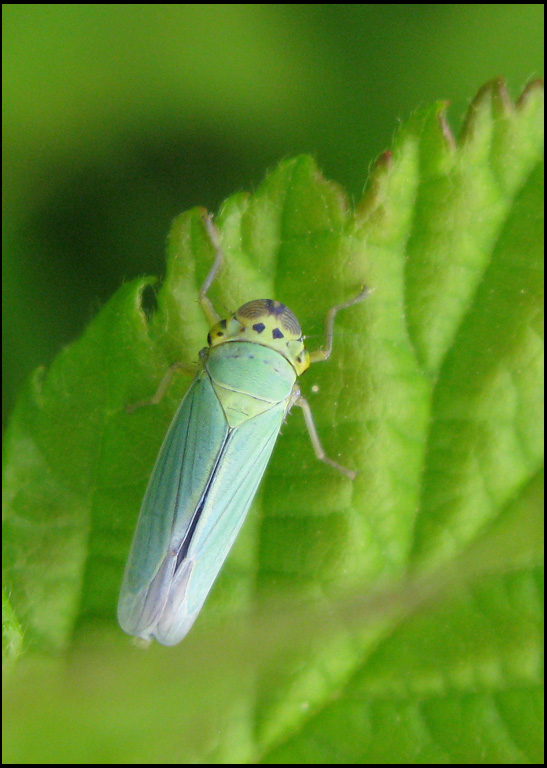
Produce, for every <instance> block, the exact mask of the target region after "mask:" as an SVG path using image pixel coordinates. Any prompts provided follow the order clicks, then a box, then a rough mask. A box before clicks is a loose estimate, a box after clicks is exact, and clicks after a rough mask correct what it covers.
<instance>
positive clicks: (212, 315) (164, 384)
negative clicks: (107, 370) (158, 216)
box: [125, 214, 224, 413]
mask: <svg viewBox="0 0 547 768" xmlns="http://www.w3.org/2000/svg"><path fill="white" fill-rule="evenodd" d="M202 219H203V225H204V227H205V230H206V232H207V234H208V236H209V240H210V241H211V243H212V245H213V248H214V249H215V252H216V255H215V260H214V262H213V265H212V266H211V269H210V270H209V272H208V274H207V277H206V278H205V281H204V283H203V285H202V286H201V288H200V291H199V297H198V301H199V303H200V306H201V308H202V309H203V313H204V314H205V317H206V318H207V321H208V322H209V325H215V323H218V321H219V319H220V318H219V316H218V315H217V313H216V312H215V310H214V308H213V305H212V303H211V300H210V299H209V297H208V296H207V292H208V290H209V288H210V287H211V285H212V283H213V281H214V279H215V277H216V276H217V274H218V272H219V271H220V269H221V267H222V265H223V264H224V254H223V253H222V249H221V247H220V237H219V234H218V230H217V228H216V227H215V225H214V224H213V216H212V214H204V215H203V217H202ZM195 372H196V368H195V366H193V365H188V364H185V363H182V362H176V363H172V365H170V366H169V368H168V369H167V370H166V372H165V374H164V376H163V378H162V380H161V381H160V385H159V387H158V388H157V390H156V392H155V393H154V394H153V395H152V397H149V398H148V399H147V400H139V401H138V402H136V403H131V404H130V405H127V406H126V408H125V410H126V411H127V413H132V412H133V411H136V410H138V409H139V408H143V407H144V406H146V405H157V404H158V403H160V402H161V401H162V400H163V398H164V397H165V395H166V393H167V391H168V389H169V387H170V386H171V383H172V382H173V379H174V377H175V375H176V374H177V373H186V374H188V375H190V376H193V375H194V374H195Z"/></svg>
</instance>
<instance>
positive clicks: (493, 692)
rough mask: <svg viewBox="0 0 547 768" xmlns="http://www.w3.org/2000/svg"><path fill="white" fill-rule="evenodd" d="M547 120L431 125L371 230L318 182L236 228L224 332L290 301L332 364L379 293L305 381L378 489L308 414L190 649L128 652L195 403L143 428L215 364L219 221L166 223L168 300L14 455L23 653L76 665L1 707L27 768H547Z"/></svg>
mask: <svg viewBox="0 0 547 768" xmlns="http://www.w3.org/2000/svg"><path fill="white" fill-rule="evenodd" d="M542 107H543V101H542V89H541V88H540V87H539V85H538V84H533V85H532V86H530V87H529V88H528V89H527V90H526V91H525V92H524V94H523V95H522V97H521V98H520V100H519V101H518V102H517V104H516V105H512V104H511V103H510V102H509V100H508V98H507V95H506V92H505V90H504V87H503V85H502V84H501V83H499V82H494V83H491V84H489V85H488V86H485V88H484V89H482V91H481V92H480V93H479V94H478V96H477V97H476V99H475V101H474V102H473V104H472V105H471V108H470V111H469V116H468V119H467V122H466V124H465V127H464V130H463V132H462V135H461V137H460V138H459V139H458V140H457V141H456V140H455V139H454V138H453V137H452V135H451V133H450V130H449V128H448V126H447V123H446V119H445V114H444V110H445V105H443V104H439V105H435V106H433V107H430V108H423V109H420V110H418V111H417V112H416V113H415V114H414V115H413V116H412V117H411V119H410V120H409V121H408V122H407V123H406V124H405V125H403V126H402V127H401V129H400V130H399V132H398V134H397V136H396V137H395V140H394V144H393V147H392V150H391V152H389V153H385V154H384V155H382V156H381V157H380V159H379V160H378V161H377V163H376V165H375V167H374V170H373V172H372V175H371V179H370V182H369V185H368V187H367V190H366V192H365V195H364V198H363V200H362V201H361V202H360V203H359V205H358V206H357V207H356V210H355V212H353V211H352V210H351V209H350V206H349V204H348V203H347V201H346V199H345V197H344V194H343V192H342V191H341V190H340V189H339V188H338V187H337V186H336V185H334V184H333V183H331V182H327V181H325V180H324V179H323V178H322V177H321V175H320V174H319V172H318V170H317V168H316V166H315V164H314V162H313V160H311V159H310V158H308V157H297V158H294V159H289V160H285V161H283V162H281V163H280V164H279V166H278V167H277V168H276V169H274V170H273V171H272V172H271V173H270V174H269V175H268V176H267V178H266V179H265V181H264V182H263V184H262V185H261V186H260V187H259V188H258V189H257V190H256V192H255V193H254V194H252V195H249V196H247V195H242V194H238V195H235V196H234V197H231V198H230V199H228V200H227V201H226V203H225V204H224V206H223V207H222V209H221V211H220V213H219V216H218V217H217V223H218V226H219V228H220V231H221V236H222V244H223V249H224V251H225V255H226V268H225V269H224V271H223V272H222V275H221V276H220V278H219V280H218V282H217V283H216V284H215V285H214V287H213V290H212V298H213V302H214V304H215V305H216V306H217V307H218V308H219V309H220V308H222V307H225V308H227V309H228V310H233V309H234V308H237V307H238V306H239V305H240V304H242V303H243V302H245V301H248V300H250V299H252V298H263V297H271V298H276V299H280V300H282V301H283V302H284V303H286V304H288V305H289V306H290V307H291V309H292V310H293V311H294V312H295V313H296V315H297V316H298V318H299V320H300V322H301V324H302V327H303V329H304V332H305V334H306V336H307V346H308V348H309V349H314V348H316V347H319V346H320V345H321V343H322V339H323V322H324V316H325V313H326V311H327V309H328V308H329V307H330V306H332V305H333V304H335V303H337V302H339V301H342V300H344V299H347V298H349V297H352V296H353V295H355V294H356V293H357V292H358V291H359V289H360V287H361V285H362V284H363V283H366V284H367V285H368V286H369V287H370V288H372V289H373V291H372V294H371V296H370V298H369V299H367V301H366V302H365V303H364V304H361V305H358V306H354V307H352V308H350V309H347V310H345V311H344V312H343V313H340V315H339V316H338V318H337V321H336V335H335V348H334V353H333V356H332V358H331V359H330V360H329V361H328V362H327V363H322V364H318V365H317V366H312V368H311V369H310V372H309V373H307V374H306V376H305V377H303V379H302V388H303V390H304V393H305V394H306V396H307V397H308V399H309V400H310V401H311V405H312V407H313V411H314V414H315V418H316V422H317V427H318V431H319V433H320V435H321V438H322V441H323V443H324V446H325V449H326V451H327V453H328V455H330V456H332V457H333V458H335V459H337V460H339V461H340V462H341V463H343V464H345V465H347V466H350V467H352V468H356V469H358V471H359V474H358V477H357V479H356V481H355V482H354V483H353V484H352V483H350V482H349V481H348V480H347V478H345V477H343V476H339V475H338V474H337V473H335V472H334V471H332V469H331V468H329V467H326V466H325V465H323V464H321V463H319V462H317V461H315V459H314V456H313V452H312V450H311V447H310V445H309V441H308V438H307V435H306V432H305V429H304V425H303V423H302V419H301V417H300V415H299V414H298V413H296V414H293V415H291V416H290V418H289V420H288V423H287V424H286V426H285V427H284V429H283V434H282V436H281V437H280V439H279V442H278V445H277V447H276V450H275V452H274V456H273V458H272V462H271V465H270V467H269V468H268V471H267V474H266V477H265V480H264V483H263V485H262V488H261V492H260V493H259V497H258V499H257V501H256V502H255V504H254V506H253V509H252V510H251V513H250V514H249V518H248V520H247V522H246V524H245V526H244V528H243V530H242V533H241V536H240V538H239V539H238V542H237V543H236V546H235V547H234V550H233V552H232V553H231V555H230V557H229V560H228V561H227V563H226V566H225V567H224V569H223V571H222V573H221V575H220V577H219V579H218V582H217V584H216V585H215V588H214V590H213V592H212V594H211V596H210V598H209V600H208V602H207V604H206V606H205V608H204V610H203V612H202V615H201V616H200V618H199V621H198V623H197V624H196V627H195V628H194V629H193V630H192V632H191V633H190V635H189V637H188V638H187V639H186V640H185V641H184V642H183V643H182V644H181V645H180V646H178V647H177V648H176V649H164V648H160V647H155V648H153V649H151V650H150V651H149V652H148V653H147V654H143V653H142V652H138V651H136V650H135V649H133V648H132V647H131V646H130V644H129V642H128V641H126V639H125V638H124V637H123V636H122V634H121V632H120V631H117V630H116V629H115V621H116V620H115V606H116V601H117V593H118V589H119V584H120V579H121V575H122V571H123V566H124V562H125V558H126V556H127V551H128V548H129V543H130V540H131V535H132V531H133V528H134V525H135V521H136V517H137V514H138V510H139V506H140V500H141V498H142V495H143V492H144V489H145V487H146V482H147V479H148V476H149V473H150V471H151V467H152V464H153V461H154V458H155V455H156V454H157V451H158V449H159V446H160V444H161V441H162V438H163V435H164V434H165V431H166V429H167V426H168V424H169V421H170V419H171V418H172V415H173V412H174V410H175V408H176V404H177V402H178V401H179V400H180V397H181V396H182V394H183V393H184V391H185V389H186V388H187V386H188V383H189V378H188V377H187V376H181V377H180V379H179V381H177V382H176V383H175V384H174V385H173V387H172V390H171V391H170V392H169V394H168V396H167V397H166V398H165V400H164V401H163V402H162V403H161V405H160V406H158V407H156V408H152V407H150V408H144V409H141V410H139V411H137V412H135V413H133V414H127V413H126V411H125V405H126V404H127V403H130V402H134V401H136V400H139V399H142V398H146V397H147V396H149V395H150V394H152V393H153V392H154V390H155V387H156V386H157V384H158V383H159V381H160V380H161V377H162V374H163V373H164V371H165V369H166V367H167V366H168V365H169V364H170V363H172V362H174V361H175V360H183V361H184V362H191V361H196V360H197V353H198V351H199V349H200V347H201V346H203V344H204V339H205V337H206V334H207V327H206V324H205V321H204V320H203V317H202V315H201V312H200V308H199V305H198V303H197V292H198V289H199V286H200V285H201V283H202V282H203V280H204V278H205V275H206V274H207V271H208V269H209V267H210V264H211V260H212V258H213V252H212V248H211V244H210V243H209V242H208V240H207V237H206V235H205V232H204V229H203V224H202V220H201V215H202V211H201V209H194V210H192V211H190V212H188V213H185V214H182V215H181V216H180V217H178V218H177V219H176V220H175V222H174V224H173V228H172V230H171V234H170V237H169V246H168V260H167V272H166V276H165V279H164V281H163V283H162V284H161V286H160V287H159V289H158V291H157V306H156V307H155V308H154V310H153V311H150V312H146V311H145V310H144V309H143V301H145V303H146V304H149V303H150V302H149V301H148V298H149V293H150V292H151V291H152V288H150V286H151V285H152V283H153V281H152V280H149V279H141V280H137V281H134V282H132V283H128V284H126V285H124V286H122V288H120V289H119V291H118V292H117V293H116V294H115V296H113V297H112V299H111V300H110V301H109V302H108V303H107V304H106V305H105V306H104V307H103V308H102V310H101V311H100V312H99V314H98V315H97V317H96V318H95V319H94V320H93V321H92V323H91V324H90V326H89V328H88V329H87V331H86V332H85V334H84V335H83V336H82V338H81V339H80V340H78V341H77V342H75V343H74V344H72V345H71V346H70V347H68V348H66V349H65V350H63V352H62V353H61V354H60V355H59V356H58V358H57V359H56V360H55V362H54V363H53V365H52V366H51V368H50V369H49V370H48V371H47V372H43V371H38V372H37V373H36V374H35V375H34V376H33V378H32V380H31V381H30V382H29V384H28V386H27V388H26V390H25V391H24V392H23V393H22V394H21V396H20V398H19V401H18V404H17V407H16V410H15V412H14V414H13V418H12V421H11V423H10V426H9V429H8V433H7V435H6V440H5V469H4V493H5V522H4V568H5V589H6V594H7V596H8V597H9V603H7V608H6V609H5V613H4V633H5V636H4V650H5V653H7V655H8V657H9V658H10V659H11V658H14V657H16V656H17V654H18V653H19V652H20V650H21V649H22V648H23V647H26V648H32V649H34V650H38V651H42V652H44V651H55V652H57V653H59V652H65V653H64V654H63V655H61V656H60V658H59V659H58V660H57V661H54V662H52V661H44V657H43V655H40V654H36V653H35V654H27V657H26V658H25V659H24V660H23V662H22V663H21V664H20V665H18V667H17V668H16V669H15V670H14V672H13V674H12V676H11V677H10V679H9V680H8V684H7V686H8V690H7V696H6V704H5V715H6V722H7V727H6V728H5V732H6V744H5V747H6V751H7V755H6V759H7V760H8V761H12V762H67V761H69V762H91V763H93V762H126V763H131V762H138V763H146V762H152V763H161V762H169V763H170V762H176V763H181V762H228V763H237V762H240V763H245V762H251V763H259V762H264V763H269V762H272V763H339V762H343V763H375V762H378V763H467V762H481V763H488V762H490V763H496V762H498V763H508V762H510V763H535V762H542V753H541V733H542V720H541V713H540V704H541V696H542V688H541V668H542V661H541V654H542V636H541V626H542V599H541V577H542V528H541V507H542V489H543V483H542V467H543V435H542V427H543V416H542V412H541V406H542V391H543V390H542V380H541V376H542V369H543V367H542V314H541V313H542V306H543V305H542V286H543V279H542V242H543V240H542V223H543V186H542V171H543V162H542V150H543V132H542V122H541V115H542ZM69 649H70V650H71V652H72V653H71V662H70V663H69V664H68V666H67V661H66V651H68V650H69ZM67 678H68V683H67ZM97 681H101V685H100V686H97ZM105 693H106V695H105ZM82 699H83V700H85V702H86V707H85V711H82V710H81V708H80V702H81V701H82ZM52 701H53V702H54V705H52ZM67 723H68V724H69V725H72V726H73V727H72V728H70V727H69V728H67ZM112 726H115V728H114V730H115V733H114V732H113V730H112ZM67 733H68V734H69V735H68V737H67V736H66V734H67ZM72 733H74V736H71V734H72ZM29 734H30V736H29ZM67 739H68V741H67Z"/></svg>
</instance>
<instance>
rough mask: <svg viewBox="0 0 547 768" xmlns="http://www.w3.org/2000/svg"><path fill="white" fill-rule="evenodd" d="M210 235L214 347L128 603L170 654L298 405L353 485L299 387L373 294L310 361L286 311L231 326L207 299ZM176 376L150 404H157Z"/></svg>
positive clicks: (151, 493)
mask: <svg viewBox="0 0 547 768" xmlns="http://www.w3.org/2000/svg"><path fill="white" fill-rule="evenodd" d="M204 224H205V227H206V229H207V232H208V234H209V237H210V239H211V241H212V243H213V245H214V247H215V249H216V258H215V261H214V263H213V266H212V267H211V270H210V272H209V274H208V275H207V278H206V280H205V282H204V284H203V286H202V288H201V291H200V295H199V301H200V304H201V306H202V308H203V311H204V313H205V315H206V317H207V319H208V321H209V322H210V324H211V325H212V328H211V330H210V332H209V335H208V339H207V340H208V345H209V346H208V347H206V348H205V349H202V350H201V352H200V369H199V371H198V373H197V375H196V377H195V379H194V381H193V383H192V384H191V386H190V388H189V390H188V392H187V393H186V395H185V397H184V398H183V400H182V402H181V404H180V406H179V408H178V410H177V413H176V414H175V417H174V419H173V421H172V423H171V426H170V428H169V430H168V432H167V435H166V437H165V440H164V442H163V445H162V447H161V450H160V452H159V455H158V458H157V460H156V464H155V466H154V469H153V471H152V475H151V477H150V481H149V483H148V489H147V491H146V495H145V497H144V501H143V504H142V508H141V512H140V516H139V520H138V523H137V528H136V530H135V535H134V538H133V543H132V546H131V552H130V554H129V559H128V562H127V565H126V568H125V573H124V577H123V582H122V587H121V592H120V598H119V603H118V620H119V622H120V626H121V627H122V629H123V630H124V631H125V632H127V633H128V634H130V635H136V636H137V637H140V638H143V639H151V638H156V640H158V642H160V643H162V644H163V645H175V644H176V643H178V642H180V641H181V640H182V639H183V637H184V636H185V635H186V634H187V632H188V631H189V629H190V628H191V626H192V624H193V623H194V621H195V620H196V618H197V615H198V613H199V611H200V610H201V607H202V606H203V603H204V602H205V599H206V597H207V594H208V593H209V590H210V589H211V587H212V585H213V582H214V581H215V579H216V577H217V575H218V573H219V571H220V569H221V567H222V564H223V562H224V560H225V559H226V557H227V555H228V552H229V551H230V548H231V546H232V544H233V543H234V540H235V538H236V536H237V534H238V532H239V529H240V528H241V525H242V524H243V521H244V519H245V516H246V514H247V511H248V509H249V507H250V505H251V503H252V501H253V498H254V496H255V494H256V491H257V488H258V485H259V483H260V480H261V478H262V476H263V474H264V471H265V469H266V466H267V464H268V460H269V458H270V455H271V453H272V450H273V447H274V444H275V441H276V439H277V436H278V434H279V431H280V429H281V425H282V423H283V420H284V418H285V416H286V415H287V413H288V412H289V411H290V409H291V408H292V407H293V406H294V405H297V406H299V407H300V408H301V409H302V411H303V414H304V419H305V422H306V426H307V428H308V432H309V434H310V438H311V442H312V445H313V448H314V451H315V454H316V456H317V458H318V459H320V460H321V461H323V462H325V463H326V464H329V465H330V466H332V467H334V468H335V469H337V470H338V471H339V472H342V473H343V474H344V475H346V476H347V477H348V478H350V479H351V480H353V478H354V477H355V473H354V472H352V471H351V470H349V469H346V468H345V467H342V466H340V465H339V464H337V463H336V462H335V461H333V460H332V459H329V458H328V457H327V456H325V453H324V451H323V449H322V447H321V443H320V441H319V437H318V435H317V431H316V429H315V425H314V422H313V417H312V413H311V409H310V407H309V405H308V402H307V401H306V400H305V399H304V397H302V395H301V393H300V389H299V387H298V385H297V383H296V379H297V377H298V376H299V375H300V374H302V373H303V372H304V371H305V370H306V369H307V368H308V367H309V365H310V363H313V362H316V361H320V360H327V359H328V358H329V356H330V354H331V351H332V341H333V329H334V318H335V315H336V313H337V312H338V311H339V310H340V309H344V308H346V307H349V306H351V305H352V304H357V303H358V302H360V301H362V300H363V299H364V298H365V297H366V295H367V293H368V292H367V289H366V288H363V289H362V290H361V292H360V293H359V295H358V296H356V297H355V298H353V299H351V300H350V301H347V302H345V303H344V304H340V305H338V306H336V307H333V308H332V309H331V310H330V311H329V312H328V314H327V319H326V333H325V335H326V339H325V341H326V343H325V348H324V349H321V350H318V351H316V352H312V353H311V354H310V353H308V352H307V351H306V349H305V347H304V340H303V336H302V331H301V329H300V325H299V323H298V320H297V319H296V317H295V316H294V314H293V313H292V312H291V310H290V309H288V307H286V306H285V305H284V304H281V303H280V302H278V301H273V300H271V299H258V300H255V301H249V302H247V303H246V304H244V305H243V306H242V307H240V308H239V309H238V310H237V312H235V313H234V314H233V315H231V316H230V317H229V318H227V319H223V320H221V319H220V318H219V317H218V315H217V314H216V312H215V310H214V309H213V306H212V303H211V301H210V299H209V298H208V296H207V292H208V290H209V288H210V286H211V284H212V282H213V280H214V279H215V277H216V275H217V273H218V271H219V269H220V268H221V265H222V263H223V255H222V251H221V249H220V245H219V240H218V233H217V231H216V228H215V227H214V225H213V223H212V221H211V218H210V217H206V218H204ZM177 367H180V366H177V365H175V366H171V369H170V370H169V371H168V373H167V374H166V376H165V377H164V380H163V381H162V383H161V384H160V387H159V389H158V391H157V392H156V394H155V395H154V397H153V398H152V399H151V400H150V401H148V402H152V403H154V402H158V401H159V399H160V398H161V397H162V396H163V394H164V393H165V391H166V389H167V387H168V385H169V382H170V380H171V378H172V376H173V373H174V371H175V370H176V368H177ZM144 404H145V403H139V404H138V405H144Z"/></svg>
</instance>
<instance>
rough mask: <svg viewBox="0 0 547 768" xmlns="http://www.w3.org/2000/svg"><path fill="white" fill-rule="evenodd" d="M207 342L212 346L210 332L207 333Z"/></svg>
mask: <svg viewBox="0 0 547 768" xmlns="http://www.w3.org/2000/svg"><path fill="white" fill-rule="evenodd" d="M207 344H209V346H211V334H210V333H208V334H207Z"/></svg>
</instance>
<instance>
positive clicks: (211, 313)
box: [199, 213, 224, 326]
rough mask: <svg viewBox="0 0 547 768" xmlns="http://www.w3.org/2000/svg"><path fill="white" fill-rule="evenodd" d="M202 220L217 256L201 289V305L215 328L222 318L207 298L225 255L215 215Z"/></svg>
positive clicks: (209, 215) (210, 323)
mask: <svg viewBox="0 0 547 768" xmlns="http://www.w3.org/2000/svg"><path fill="white" fill-rule="evenodd" d="M202 218H203V225H204V227H205V230H206V231H207V234H208V236H209V240H210V241H211V245H212V246H213V248H214V249H215V253H216V255H215V260H214V261H213V265H212V267H211V269H210V270H209V273H208V275H207V277H206V278H205V282H204V283H203V285H202V286H201V288H200V291H199V303H200V305H201V308H202V310H203V312H204V314H205V317H206V318H207V320H208V322H209V325H210V326H213V325H216V324H217V323H218V321H219V320H220V317H219V315H218V314H217V313H216V312H215V309H214V307H213V304H212V302H211V299H210V298H209V297H208V296H207V293H208V291H209V288H210V287H211V285H212V283H213V281H214V279H215V278H216V276H217V274H218V273H219V271H220V269H221V267H222V266H223V264H224V254H223V253H222V248H221V247H220V235H219V232H218V229H217V228H216V227H215V225H214V224H213V214H211V213H209V214H207V215H204V216H203V217H202Z"/></svg>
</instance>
